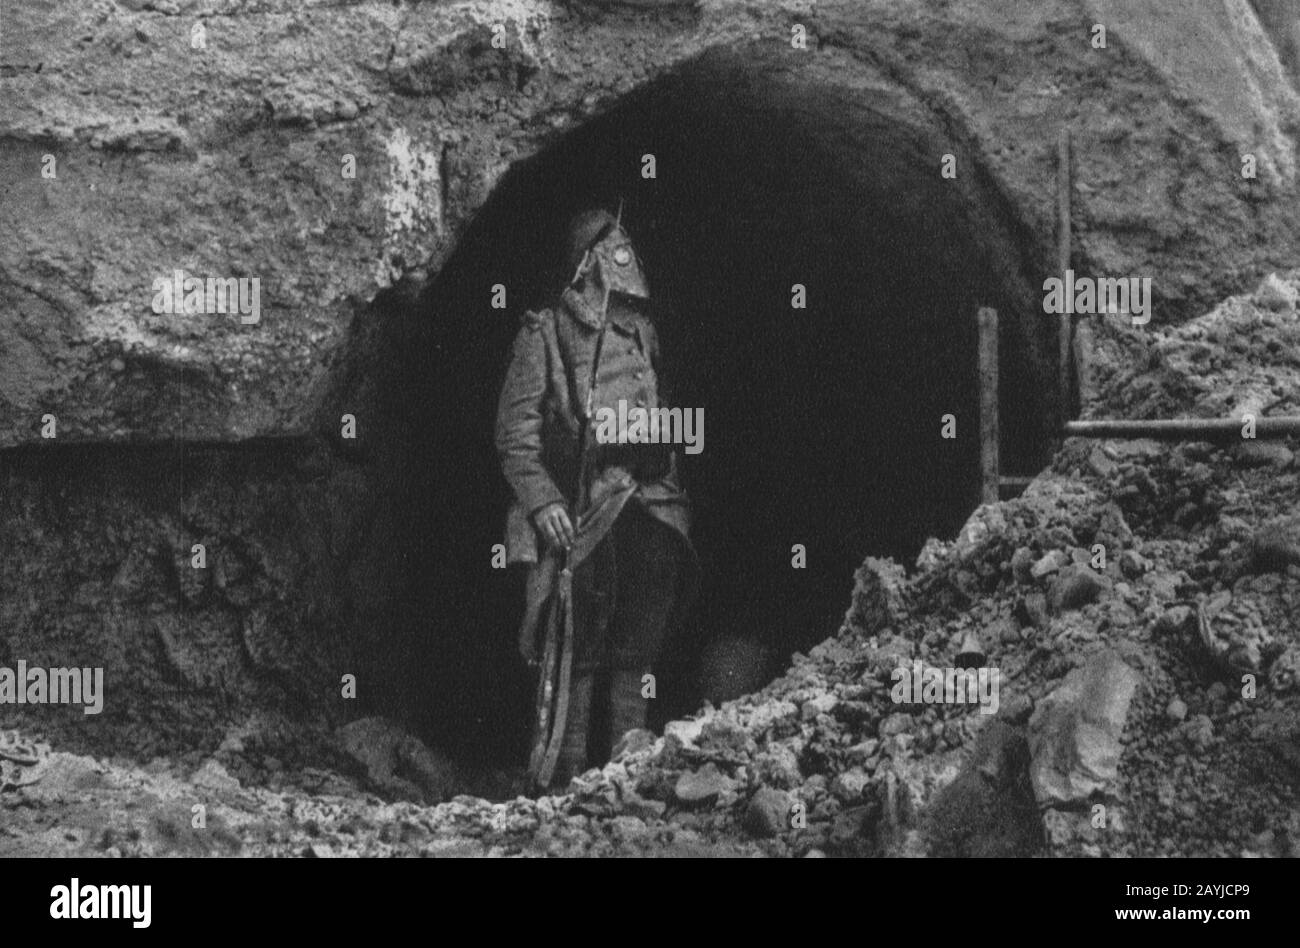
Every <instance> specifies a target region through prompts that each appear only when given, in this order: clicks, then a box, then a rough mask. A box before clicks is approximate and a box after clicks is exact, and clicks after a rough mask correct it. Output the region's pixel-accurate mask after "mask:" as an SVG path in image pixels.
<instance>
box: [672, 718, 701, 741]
mask: <svg viewBox="0 0 1300 948" xmlns="http://www.w3.org/2000/svg"><path fill="white" fill-rule="evenodd" d="M703 733H704V719H703V718H694V719H692V720H686V721H669V722H668V723H667V724H665V725H664V737H665V738H670V739H672V740H675V741H677V743H679V744H681V745H683V746H685V747H694V746H695V744H696V742H697V741H698V740H699V739H700V735H701V734H703Z"/></svg>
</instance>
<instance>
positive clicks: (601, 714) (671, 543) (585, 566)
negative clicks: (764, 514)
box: [553, 503, 681, 784]
mask: <svg viewBox="0 0 1300 948" xmlns="http://www.w3.org/2000/svg"><path fill="white" fill-rule="evenodd" d="M680 562H681V561H680V549H679V547H678V541H677V540H676V539H675V538H674V537H673V535H672V529H671V528H670V527H667V526H665V525H664V524H663V523H661V522H659V521H658V520H656V519H654V518H653V517H651V516H650V515H649V514H648V513H646V512H645V510H643V509H642V508H641V506H640V505H639V504H634V503H629V504H628V505H627V506H626V507H624V508H623V510H622V511H621V512H620V513H619V515H618V519H617V520H615V521H614V525H613V527H611V528H610V531H609V533H608V534H606V535H605V537H604V538H603V539H602V540H601V541H600V543H598V544H597V545H596V548H595V549H594V550H593V551H592V552H591V555H590V556H589V557H588V558H587V559H586V560H584V561H583V562H582V564H581V565H580V566H579V567H578V569H577V570H575V571H574V574H573V608H574V631H573V634H574V663H573V678H572V683H571V685H570V690H569V714H568V720H567V721H566V723H565V728H564V736H563V739H562V741H561V745H560V757H559V760H558V761H557V765H556V771H555V775H554V778H553V784H563V783H565V782H566V781H568V779H569V778H570V777H573V776H575V775H577V774H579V773H581V772H582V771H583V770H585V769H586V767H587V766H588V765H589V764H590V763H592V762H593V761H594V760H595V759H596V758H597V757H598V756H606V755H607V753H608V752H609V751H611V750H612V749H613V748H614V747H615V746H616V745H617V743H618V741H619V739H620V738H621V737H622V736H623V735H624V734H625V733H627V732H628V731H630V730H633V729H635V728H643V727H645V726H646V717H647V711H648V709H649V702H648V699H647V698H646V696H645V693H644V690H643V688H644V686H643V682H642V676H643V675H644V674H645V673H646V672H648V671H649V670H650V668H651V667H652V666H653V665H654V663H655V660H656V659H657V658H658V657H659V653H660V651H661V650H662V648H663V645H664V640H665V638H666V637H667V634H668V632H669V628H668V624H669V620H670V618H671V614H672V611H673V607H674V604H675V601H676V598H677V596H678V594H679V589H678V583H679V580H680V578H681V577H680V572H681V567H680ZM598 722H603V724H604V729H605V730H607V732H608V744H607V746H606V747H605V749H604V750H605V752H606V754H605V755H600V754H596V755H593V754H592V753H591V746H590V745H591V743H592V740H591V738H592V735H593V734H594V733H597V732H598V730H599V728H598V727H596V726H595V725H597V723H598Z"/></svg>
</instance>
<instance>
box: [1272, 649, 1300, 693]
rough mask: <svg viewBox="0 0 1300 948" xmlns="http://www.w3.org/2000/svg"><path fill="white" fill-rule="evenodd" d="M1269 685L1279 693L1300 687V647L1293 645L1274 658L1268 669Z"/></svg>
mask: <svg viewBox="0 0 1300 948" xmlns="http://www.w3.org/2000/svg"><path fill="white" fill-rule="evenodd" d="M1268 686H1269V687H1270V688H1271V689H1273V691H1275V692H1276V693H1278V694H1285V693H1287V692H1288V691H1294V690H1295V689H1296V688H1300V648H1298V647H1296V646H1294V645H1292V646H1290V647H1289V648H1287V649H1286V651H1284V652H1283V653H1282V654H1281V655H1279V656H1278V657H1277V658H1275V659H1274V660H1273V664H1272V665H1270V666H1269V669H1268Z"/></svg>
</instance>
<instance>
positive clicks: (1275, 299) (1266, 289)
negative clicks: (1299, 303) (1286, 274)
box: [1255, 273, 1296, 313]
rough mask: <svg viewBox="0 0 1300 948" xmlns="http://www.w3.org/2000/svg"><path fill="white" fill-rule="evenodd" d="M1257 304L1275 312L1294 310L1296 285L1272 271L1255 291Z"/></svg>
mask: <svg viewBox="0 0 1300 948" xmlns="http://www.w3.org/2000/svg"><path fill="white" fill-rule="evenodd" d="M1255 305H1256V306H1259V307H1261V308H1262V309H1267V310H1271V311H1272V312H1275V313H1280V312H1287V311H1293V310H1294V309H1295V307H1296V290H1295V287H1293V286H1291V284H1289V283H1287V282H1286V281H1285V280H1283V279H1282V278H1281V277H1279V276H1278V275H1277V274H1276V273H1270V274H1269V275H1268V276H1267V277H1265V278H1264V282H1262V283H1261V284H1260V285H1259V289H1257V290H1256V291H1255Z"/></svg>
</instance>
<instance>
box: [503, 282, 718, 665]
mask: <svg viewBox="0 0 1300 948" xmlns="http://www.w3.org/2000/svg"><path fill="white" fill-rule="evenodd" d="M601 325H602V318H601V315H600V313H599V312H598V311H596V310H595V309H593V308H592V307H591V306H589V305H588V303H587V301H586V300H585V299H584V298H583V297H582V296H581V294H579V293H577V292H575V291H574V290H573V289H568V290H565V291H564V293H563V294H562V296H561V298H560V301H559V302H558V304H557V305H555V306H553V307H550V308H547V309H542V310H538V311H530V312H528V313H527V314H525V317H524V321H523V326H522V327H521V328H520V330H519V333H518V335H517V336H516V337H515V341H514V346H513V349H512V352H511V358H510V366H509V368H508V369H507V372H506V379H505V383H504V385H503V386H502V389H501V399H500V402H499V404H498V408H497V426H496V446H497V451H498V454H499V455H500V458H501V467H502V471H503V472H504V474H505V478H506V481H507V482H508V483H509V485H510V488H511V491H512V492H513V494H514V497H513V500H512V503H511V505H510V510H509V513H508V514H507V518H506V557H507V561H508V562H511V563H528V564H530V566H529V570H528V581H527V595H526V602H525V612H524V619H523V624H522V626H521V628H520V643H521V646H524V647H525V650H528V649H527V646H528V643H533V642H536V641H537V639H538V636H539V632H540V622H541V620H542V617H543V616H544V614H545V606H546V603H547V601H548V599H549V597H550V595H551V593H552V592H553V590H554V588H555V578H556V574H557V573H558V571H559V569H560V567H561V557H560V554H559V551H555V550H548V549H546V547H545V545H544V543H543V541H542V540H541V538H540V537H539V535H538V533H537V530H536V528H535V527H534V525H533V521H532V515H533V514H535V513H536V512H537V511H538V510H540V509H541V508H543V507H545V506H547V505H548V504H552V503H556V502H560V503H565V504H567V505H568V506H569V509H570V510H571V511H574V512H575V513H576V519H575V522H574V527H575V529H576V532H577V535H578V536H577V542H576V543H575V544H574V548H573V550H572V552H571V554H570V566H571V567H573V568H576V567H577V566H578V565H579V564H580V563H581V562H582V561H583V560H584V559H585V558H586V557H587V556H588V555H589V554H590V553H591V551H592V549H594V548H595V545H596V544H597V543H599V542H600V540H601V538H602V537H603V536H604V535H605V533H606V532H608V530H609V528H610V527H611V526H612V525H613V523H614V520H615V519H616V518H617V517H618V515H619V513H620V512H621V511H622V509H623V507H624V505H626V504H627V503H636V504H639V505H641V506H642V507H643V508H644V509H645V510H646V512H647V513H649V514H650V515H651V516H652V517H654V518H655V519H657V520H659V521H660V522H661V523H663V524H665V525H666V526H667V527H669V528H671V530H672V531H673V535H674V536H675V537H677V538H678V540H679V543H678V546H679V549H680V553H681V559H682V565H683V569H682V571H681V572H682V576H683V578H684V581H683V583H682V586H681V588H680V589H679V590H678V592H677V596H676V598H677V602H676V603H675V606H674V614H673V621H672V624H674V625H676V624H678V623H679V622H680V620H681V618H682V614H683V613H684V611H685V609H686V608H687V606H688V605H689V602H690V601H691V599H693V597H694V595H695V592H696V590H697V588H698V581H699V567H698V562H697V560H696V557H695V552H694V549H693V548H692V546H691V543H690V540H689V535H690V508H689V503H688V501H687V497H686V494H685V492H684V491H683V490H682V488H681V485H680V481H679V478H678V471H677V452H676V451H675V450H670V451H667V452H666V455H667V457H666V469H665V470H664V472H663V473H662V474H661V475H660V476H657V477H655V478H654V479H652V480H644V479H643V480H638V479H637V474H636V472H635V471H634V470H633V469H629V468H627V467H624V466H619V465H617V464H615V465H609V466H600V465H598V466H595V468H594V469H592V468H589V470H588V471H586V472H584V483H583V484H582V486H581V490H580V489H579V472H578V465H579V444H580V438H581V434H582V431H583V427H584V425H587V424H590V423H591V421H590V419H589V418H585V417H584V416H583V409H584V408H585V405H586V399H587V387H588V385H589V384H590V380H591V369H592V363H593V361H594V360H595V355H596V348H597V341H598V339H599V338H600V333H601ZM658 372H659V342H658V336H657V334H656V332H655V327H654V324H653V322H652V321H651V320H650V319H649V318H647V317H646V316H644V315H642V314H641V313H639V312H635V311H632V310H629V309H621V308H619V307H611V308H610V315H609V327H608V329H607V330H606V332H605V340H604V342H603V348H602V349H601V352H600V366H599V376H598V378H597V379H596V380H595V388H594V392H593V396H594V397H593V404H592V417H593V418H594V417H596V415H597V413H598V412H599V410H600V409H601V408H603V407H608V408H611V409H614V410H615V411H617V407H618V403H619V401H620V400H625V401H626V402H627V404H628V405H629V406H637V407H641V408H646V409H649V410H653V409H655V408H658V407H661V392H660V386H659V380H658ZM589 440H591V441H593V442H594V435H593V436H591V437H590V439H589ZM596 448H597V446H596V445H594V444H592V445H591V446H589V449H588V450H589V452H591V451H593V449H596ZM580 495H582V496H580ZM580 501H581V509H576V508H577V506H578V504H579V502H580Z"/></svg>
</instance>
